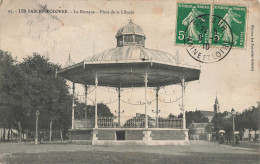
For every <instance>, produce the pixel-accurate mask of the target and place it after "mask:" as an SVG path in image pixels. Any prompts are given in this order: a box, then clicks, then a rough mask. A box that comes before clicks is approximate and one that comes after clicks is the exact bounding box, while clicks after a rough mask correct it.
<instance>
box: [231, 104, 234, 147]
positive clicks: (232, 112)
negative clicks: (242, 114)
mask: <svg viewBox="0 0 260 164" xmlns="http://www.w3.org/2000/svg"><path fill="white" fill-rule="evenodd" d="M231 114H232V117H233V145H235V122H234V117H235V110H234V109H233V108H232V110H231Z"/></svg>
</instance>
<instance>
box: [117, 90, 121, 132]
mask: <svg viewBox="0 0 260 164" xmlns="http://www.w3.org/2000/svg"><path fill="white" fill-rule="evenodd" d="M120 99H121V92H120V87H118V126H119V127H120V114H121V111H120Z"/></svg>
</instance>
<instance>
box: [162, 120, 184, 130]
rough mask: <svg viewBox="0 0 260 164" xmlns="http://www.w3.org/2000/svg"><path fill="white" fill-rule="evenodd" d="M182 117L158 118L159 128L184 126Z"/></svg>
mask: <svg viewBox="0 0 260 164" xmlns="http://www.w3.org/2000/svg"><path fill="white" fill-rule="evenodd" d="M182 124H183V122H182V118H173V119H162V118H159V119H158V128H182Z"/></svg>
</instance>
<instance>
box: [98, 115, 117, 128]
mask: <svg viewBox="0 0 260 164" xmlns="http://www.w3.org/2000/svg"><path fill="white" fill-rule="evenodd" d="M115 126H116V124H115V122H114V117H98V127H99V128H114V127H115Z"/></svg>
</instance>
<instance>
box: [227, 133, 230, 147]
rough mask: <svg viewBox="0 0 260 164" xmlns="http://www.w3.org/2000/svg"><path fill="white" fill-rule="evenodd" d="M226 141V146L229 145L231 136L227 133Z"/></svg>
mask: <svg viewBox="0 0 260 164" xmlns="http://www.w3.org/2000/svg"><path fill="white" fill-rule="evenodd" d="M226 139H227V142H226V144H228V143H230V144H231V135H230V134H229V133H227V136H226Z"/></svg>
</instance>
